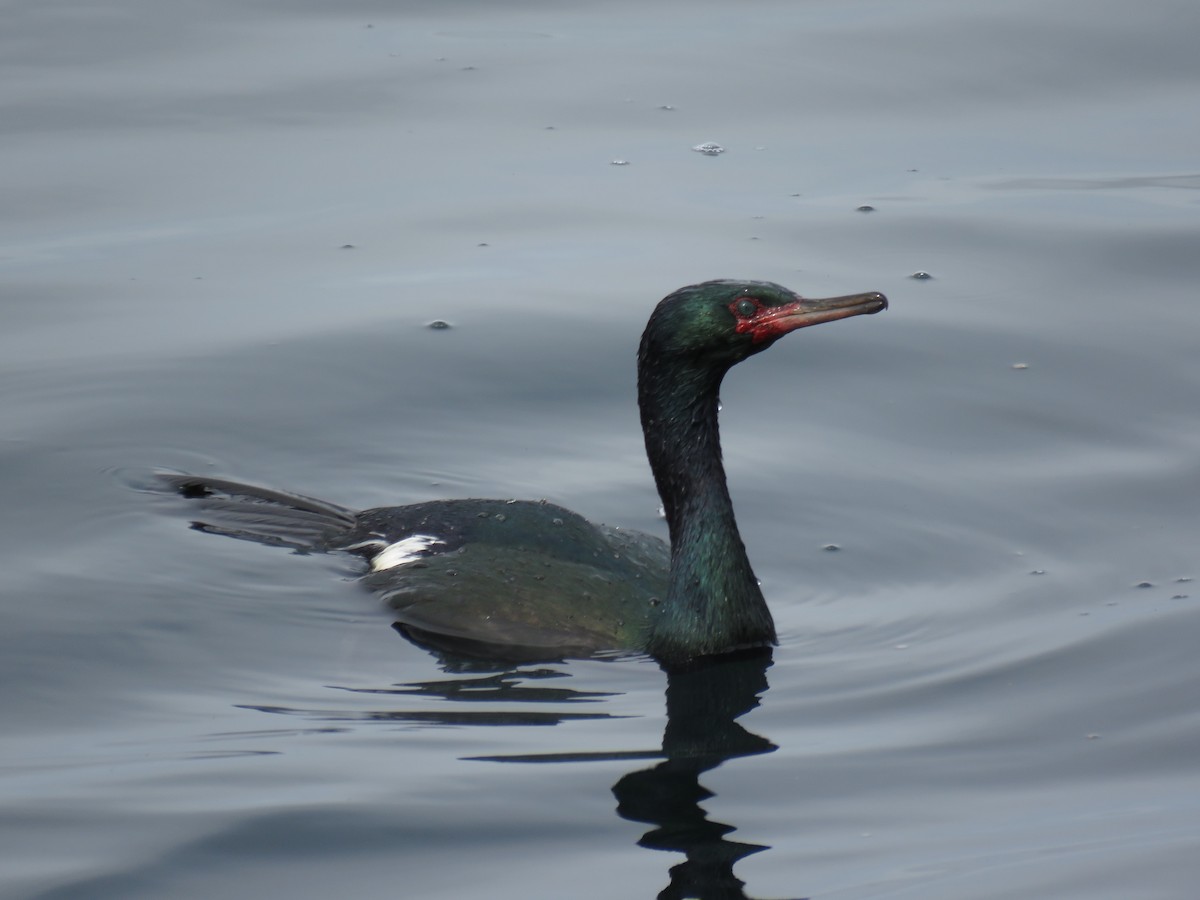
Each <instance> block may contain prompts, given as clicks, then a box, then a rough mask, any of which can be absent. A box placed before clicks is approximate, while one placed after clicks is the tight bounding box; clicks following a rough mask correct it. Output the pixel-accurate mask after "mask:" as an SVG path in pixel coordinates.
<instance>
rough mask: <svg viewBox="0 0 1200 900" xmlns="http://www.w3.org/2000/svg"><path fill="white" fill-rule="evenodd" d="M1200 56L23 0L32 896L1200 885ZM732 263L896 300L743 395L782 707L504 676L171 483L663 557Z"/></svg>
mask: <svg viewBox="0 0 1200 900" xmlns="http://www.w3.org/2000/svg"><path fill="white" fill-rule="evenodd" d="M1198 26H1200V9H1198V8H1197V7H1196V6H1195V4H1192V3H1187V2H1171V0H1151V2H1150V3H1149V4H1148V5H1146V4H1143V5H1141V6H1139V7H1138V8H1137V9H1136V10H1135V9H1133V8H1131V7H1128V6H1127V5H1126V4H1119V3H1115V2H1100V3H1097V2H1090V3H1082V2H1067V0H1064V2H1056V3H1052V4H1045V3H1032V2H1017V3H1004V4H1000V3H986V2H985V3H976V4H954V3H945V2H936V0H922V2H913V3H906V4H885V3H873V2H840V3H835V2H824V0H818V2H808V3H803V4H797V3H771V2H767V3H760V4H755V5H754V6H753V8H752V9H751V8H750V7H729V6H728V5H720V4H714V3H700V4H699V5H697V4H695V3H692V4H686V5H679V4H668V5H665V6H664V5H659V6H655V7H646V6H645V5H644V4H640V5H637V6H634V5H630V4H625V3H612V4H603V5H601V6H598V7H595V8H587V9H584V8H576V9H562V8H558V7H553V6H546V5H543V4H538V3H526V4H516V3H513V4H505V5H504V8H497V7H495V5H492V4H477V5H467V6H464V5H461V4H460V5H455V6H453V7H448V6H444V5H440V4H408V5H405V6H404V8H395V7H393V6H392V5H389V4H373V3H359V4H354V5H351V6H347V5H345V4H343V5H339V6H337V7H336V8H335V7H332V6H328V5H326V4H315V3H310V4H306V3H303V2H300V0H292V2H273V3H270V4H266V3H259V4H213V3H206V4H170V5H162V4H149V3H139V2H136V0H117V2H108V3H104V4H89V5H87V6H77V5H76V6H72V5H67V4H55V3H40V4H25V5H14V4H8V5H6V6H5V7H4V8H3V11H0V67H2V69H3V71H2V76H3V77H0V106H2V109H3V115H0V131H2V133H3V140H2V141H0V154H2V156H3V161H4V165H3V166H0V173H2V174H0V191H2V192H3V197H4V203H3V209H4V215H3V218H2V219H0V273H2V278H3V284H4V288H3V301H2V303H3V305H2V307H0V315H2V316H3V328H2V329H0V331H2V333H0V360H2V362H0V367H2V369H3V373H2V375H3V381H2V383H3V386H4V387H3V410H4V423H5V428H4V434H3V438H2V440H0V455H2V459H3V464H2V467H0V473H2V476H0V477H2V478H3V487H4V497H5V504H4V514H3V516H0V538H2V540H0V547H2V548H3V551H2V552H3V566H2V568H0V571H2V572H3V575H0V586H2V589H0V596H2V597H3V604H4V614H5V627H4V629H3V631H2V633H0V683H2V684H3V685H4V689H3V691H0V713H2V714H3V721H4V722H5V723H6V725H5V728H4V733H3V736H2V737H0V745H2V747H3V760H4V777H3V781H2V782H0V799H2V801H3V802H2V803H0V809H2V810H3V812H0V829H2V843H3V846H4V847H5V854H4V856H5V863H4V865H3V867H0V894H3V895H4V896H5V897H14V898H72V900H75V898H105V897H121V898H139V897H146V898H149V897H155V898H157V897H163V896H171V897H192V896H196V897H200V896H204V897H208V896H214V895H218V896H229V897H251V896H255V897H261V896H269V897H276V896H278V897H290V898H304V897H314V898H315V897H326V896H329V895H330V894H331V893H342V894H347V895H351V896H355V897H361V898H375V897H397V896H403V897H408V896H411V897H425V898H437V897H447V898H450V897H454V898H459V897H464V896H485V895H486V896H489V897H496V898H501V897H512V898H559V897H578V898H590V897H596V898H600V897H614V896H620V897H654V896H657V895H658V894H659V892H660V891H664V889H666V888H667V886H668V885H669V884H671V885H673V888H672V889H671V890H673V891H674V893H669V892H668V893H665V894H664V896H669V897H688V896H738V894H737V890H739V889H738V888H737V882H744V885H745V886H744V893H745V896H748V897H775V898H785V897H786V898H796V897H813V898H837V900H848V898H867V897H870V898H883V897H887V898H907V897H920V898H922V900H930V898H948V900H949V898H955V900H958V898H962V897H971V898H993V897H994V898H1008V897H1013V896H1052V897H1055V898H1066V900H1070V898H1088V900H1097V898H1110V897H1111V898H1128V897H1133V896H1136V897H1139V898H1171V900H1175V898H1190V897H1192V896H1194V892H1195V889H1194V884H1195V881H1196V873H1197V868H1196V863H1195V858H1196V853H1197V847H1198V844H1200V838H1198V829H1197V827H1196V823H1197V822H1198V821H1200V773H1198V771H1197V767H1196V763H1195V760H1196V759H1197V755H1198V751H1200V714H1198V713H1197V711H1196V708H1195V700H1194V698H1195V697H1196V696H1197V695H1198V689H1200V663H1198V662H1197V659H1196V653H1195V646H1196V642H1197V636H1198V630H1200V605H1198V604H1200V588H1197V587H1196V584H1197V582H1194V581H1187V580H1182V579H1189V578H1200V560H1198V559H1197V553H1196V550H1195V548H1196V547H1197V546H1200V540H1198V538H1200V528H1198V527H1197V518H1196V497H1197V488H1200V464H1198V462H1197V460H1198V459H1200V426H1198V423H1197V419H1196V414H1195V409H1196V404H1195V398H1196V397H1197V396H1198V394H1200V357H1197V355H1196V353H1195V335H1196V333H1197V327H1198V326H1200V312H1198V311H1197V309H1198V308H1197V305H1196V303H1195V290H1196V284H1197V280H1198V277H1200V257H1198V255H1197V253H1196V250H1195V248H1196V247H1197V246H1200V217H1198V215H1197V214H1198V212H1200V193H1198V191H1200V174H1198V173H1197V171H1196V162H1195V161H1196V147H1197V144H1198V141H1200V125H1197V122H1200V119H1198V118H1197V117H1196V116H1195V115H1194V114H1193V113H1194V107H1195V95H1196V91H1197V88H1198V87H1200V64H1198V63H1197V61H1196V57H1195V53H1194V46H1193V45H1194V39H1195V35H1196V33H1197V27H1198ZM663 107H672V108H671V109H665V108H663ZM709 141H712V142H716V143H719V144H720V145H721V146H722V147H724V148H725V150H726V152H725V153H723V154H721V155H720V156H718V157H710V156H705V155H703V154H699V153H695V152H693V151H692V148H693V147H695V146H697V145H698V144H701V143H704V142H709ZM758 148H761V149H758ZM614 159H621V160H625V161H626V162H627V163H628V165H624V166H613V165H611V164H610V163H611V162H612V161H613V160H614ZM865 205H869V206H872V207H874V208H875V212H873V213H872V214H871V215H863V214H861V213H860V212H858V211H857V210H858V207H860V206H865ZM346 245H351V246H349V247H346ZM917 271H924V272H928V273H929V274H930V275H931V276H932V277H931V278H930V279H928V280H913V279H912V278H910V277H909V276H910V275H911V274H912V273H914V272H917ZM710 277H748V278H765V279H771V280H776V281H780V282H782V283H784V284H787V285H789V286H791V287H793V288H796V289H798V290H801V291H803V292H805V293H808V294H811V295H814V296H821V295H832V294H841V293H848V292H852V291H865V290H882V291H884V292H886V293H887V294H888V295H889V297H890V299H891V301H892V308H891V309H890V310H889V311H887V312H886V313H884V314H882V315H879V316H874V317H869V318H860V319H854V320H851V321H849V322H844V323H837V324H835V325H830V326H825V327H822V328H819V329H815V330H813V331H812V332H810V333H804V334H801V335H797V336H794V337H792V338H790V339H788V340H787V341H785V342H783V343H781V344H780V345H779V346H778V347H776V348H774V349H773V350H772V351H771V352H770V353H768V354H765V355H763V356H761V357H757V358H755V359H754V360H752V361H750V362H749V363H747V364H746V365H744V366H742V367H740V368H739V369H737V370H736V371H735V372H734V373H733V374H732V375H731V377H730V379H729V380H728V382H727V384H726V388H725V391H724V396H723V398H722V399H723V413H722V428H723V434H724V437H725V447H726V460H727V467H728V469H729V473H730V480H731V489H732V492H733V495H734V500H735V504H736V505H737V508H738V513H739V519H740V522H741V524H742V530H743V534H744V537H745V538H746V541H747V543H748V545H749V547H750V552H751V557H752V559H753V560H754V563H755V566H756V569H757V571H758V574H759V575H760V577H761V579H762V581H763V584H764V590H765V592H766V594H767V596H768V599H769V601H770V602H771V604H772V608H773V610H774V612H775V615H776V619H777V622H778V624H779V627H780V636H781V644H780V647H779V648H778V649H777V650H776V651H775V653H774V655H773V659H772V660H770V665H769V666H768V665H767V661H764V660H747V661H742V662H741V663H739V664H737V665H733V664H731V666H733V667H732V668H730V669H728V670H726V671H721V672H718V673H715V674H712V673H710V675H709V676H708V678H707V680H706V676H705V675H704V673H699V674H696V675H694V676H692V677H682V676H680V677H676V678H673V679H672V680H671V683H670V685H668V683H667V679H666V678H665V677H664V676H663V674H662V673H661V672H660V671H659V670H658V669H657V667H656V666H654V665H653V664H652V663H650V662H648V661H644V660H619V661H607V662H606V661H584V662H580V661H575V662H566V663H557V664H548V665H545V666H526V667H523V668H520V669H519V670H517V671H514V672H509V673H504V672H499V673H497V672H487V671H469V670H462V671H460V670H456V669H454V667H450V666H445V665H443V664H442V663H441V662H439V660H438V659H436V658H435V657H433V656H431V655H430V654H428V653H426V652H424V651H422V650H420V649H418V648H416V647H414V646H412V645H410V644H408V643H407V642H405V641H404V640H403V639H402V638H400V637H399V636H398V635H397V634H396V633H395V632H394V631H392V629H391V628H390V627H389V625H390V621H389V620H388V618H387V616H386V615H385V614H384V613H383V612H381V611H380V609H379V608H378V606H377V605H376V603H375V601H374V600H373V598H372V597H371V596H369V595H368V594H366V593H364V592H361V591H360V590H358V589H357V587H356V585H355V583H354V577H355V574H356V572H355V570H354V569H353V567H352V566H351V564H350V563H349V562H347V561H345V560H340V559H332V558H324V557H305V556H296V555H293V554H289V553H286V552H283V551H278V550H272V549H270V548H265V547H260V546H256V545H251V544H244V543H239V542H235V541H227V540H219V539H216V538H212V537H207V536H204V535H201V534H198V533H196V532H193V531H190V530H188V529H187V528H186V527H185V526H186V519H185V518H183V515H184V514H183V513H182V512H181V511H180V509H179V508H178V507H177V505H175V504H174V503H172V502H170V501H169V500H166V499H165V498H162V497H159V496H155V495H151V494H147V493H145V492H143V491H139V490H138V489H137V488H138V487H139V485H141V484H142V483H143V480H144V475H145V472H146V471H148V470H150V469H152V468H156V467H164V468H173V469H177V470H185V471H195V472H200V473H215V474H220V475H223V476H226V477H232V478H240V479H243V480H250V481H254V482H258V483H264V484H269V485H272V486H277V487H282V488H287V489H292V490H297V491H302V492H307V493H310V494H312V495H315V496H319V497H322V498H324V499H328V500H331V501H333V502H337V503H343V504H346V505H359V506H370V505H378V504H381V503H388V502H396V503H400V502H410V501H416V500H422V499H430V498H436V497H443V496H472V495H476V496H477V495H485V496H488V495H490V496H518V497H546V498H547V499H550V500H552V501H554V502H558V503H562V504H564V505H567V506H569V507H571V508H572V509H575V510H578V511H580V512H582V513H584V514H586V515H588V516H589V517H591V518H594V519H597V520H601V521H607V522H610V523H614V524H621V525H623V526H628V527H636V528H643V529H646V530H653V531H658V532H660V533H661V531H662V525H661V523H660V522H659V521H658V518H657V515H656V507H657V498H656V497H655V496H654V494H653V490H652V486H651V482H650V478H649V473H648V471H647V469H646V465H645V461H644V459H643V456H642V450H641V446H640V435H639V434H638V431H637V417H636V411H635V409H634V404H633V363H632V356H633V349H634V347H635V346H636V342H637V338H638V335H639V333H640V330H641V327H642V325H643V324H644V321H645V318H646V315H647V314H648V312H649V309H650V307H651V305H652V304H653V302H654V301H655V300H657V299H658V298H659V297H661V296H662V295H663V294H665V293H667V292H668V291H670V290H672V289H674V288H675V287H678V286H679V285H681V284H685V283H689V282H692V281H697V280H701V279H704V278H710ZM435 320H444V321H446V322H448V323H450V325H451V326H452V327H451V328H450V329H448V330H431V329H429V328H428V327H427V326H428V324H429V323H430V322H433V321H435ZM1018 366H1023V368H1018ZM828 544H837V545H838V546H839V547H840V548H841V552H838V553H831V552H828V551H825V550H824V549H823V548H824V547H825V546H826V545H828ZM1034 573H1039V574H1034ZM1143 582H1149V583H1150V584H1151V585H1152V586H1151V587H1145V588H1141V587H1137V585H1139V584H1140V583H1143ZM764 683H765V684H766V685H769V687H766V688H764V687H763V685H764ZM697 697H700V698H702V699H700V700H698V699H697ZM735 720H736V721H735ZM731 829H732V830H731ZM722 890H723V891H725V893H720V892H721V891H722Z"/></svg>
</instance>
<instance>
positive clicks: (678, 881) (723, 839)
mask: <svg viewBox="0 0 1200 900" xmlns="http://www.w3.org/2000/svg"><path fill="white" fill-rule="evenodd" d="M770 666H771V651H770V650H769V649H768V650H756V651H751V652H747V653H744V654H735V655H729V656H723V657H713V658H709V659H705V660H702V661H699V662H697V663H695V664H693V665H691V666H688V667H685V668H677V669H672V670H669V671H667V724H666V728H665V729H664V730H663V739H662V749H661V750H659V751H651V752H649V753H644V752H639V751H634V752H632V753H625V754H614V753H576V754H532V755H521V756H488V757H475V758H477V759H487V760H492V761H499V762H567V761H571V760H595V759H614V758H622V759H630V758H638V757H642V758H645V757H650V758H656V759H662V762H660V763H659V764H658V765H656V766H652V767H651V768H648V769H639V770H636V771H633V772H630V773H629V774H627V775H624V776H622V777H621V779H620V780H619V781H617V783H616V784H615V785H613V794H615V795H616V798H617V813H618V814H619V815H620V816H621V817H622V818H625V819H628V820H630V821H631V822H643V823H645V824H647V825H652V826H654V827H653V828H651V829H650V830H649V831H647V832H646V833H645V834H644V835H642V837H641V840H639V841H638V845H639V846H641V847H645V848H647V849H650V850H669V851H672V852H675V853H682V854H683V855H684V857H685V859H684V861H683V862H682V863H679V864H678V865H676V866H672V867H671V869H670V871H669V874H670V883H669V884H668V885H667V887H665V888H664V889H663V890H662V891H661V892H660V893H659V894H658V898H659V900H683V898H696V900H749V897H748V895H747V894H746V893H745V891H744V890H743V888H744V883H743V882H742V881H741V880H740V879H738V878H737V876H735V875H734V874H733V866H734V864H735V863H736V862H737V861H738V860H740V859H742V858H743V857H746V856H749V855H751V854H753V853H758V852H760V851H762V850H767V849H769V848H768V847H766V846H763V845H762V844H745V843H741V842H739V841H733V840H729V839H728V835H730V834H731V833H732V832H734V831H735V830H736V827H735V826H733V825H727V824H725V823H723V822H714V821H711V820H710V819H709V818H708V814H707V813H706V812H705V811H704V808H703V807H702V806H701V805H700V804H701V803H702V802H703V801H704V800H707V799H708V798H709V797H711V796H713V795H712V793H711V792H710V791H708V790H707V789H706V788H705V787H704V786H703V785H701V784H700V775H701V774H702V773H704V772H707V771H709V770H710V769H715V768H716V767H717V766H719V765H721V763H723V762H725V761H726V760H728V759H734V758H736V757H739V756H753V755H756V754H759V753H770V752H771V751H772V750H774V749H775V745H774V744H772V743H771V742H770V741H769V740H767V739H766V738H764V737H762V736H761V735H757V734H753V733H751V732H749V731H747V730H746V729H745V728H743V727H742V726H741V725H739V724H738V723H737V721H736V720H737V719H738V718H739V717H740V716H743V715H745V714H746V713H748V712H749V711H750V710H752V709H754V708H755V707H756V706H758V703H759V698H760V697H761V696H762V695H763V693H765V692H766V690H767V669H769V668H770Z"/></svg>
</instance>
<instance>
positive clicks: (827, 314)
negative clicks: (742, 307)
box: [739, 291, 888, 343]
mask: <svg viewBox="0 0 1200 900" xmlns="http://www.w3.org/2000/svg"><path fill="white" fill-rule="evenodd" d="M887 305H888V302H887V297H885V296H883V294H881V293H879V291H871V292H870V293H867V294H848V295H846V296H845V297H826V298H822V299H815V300H814V299H810V298H808V297H797V298H796V299H795V300H794V301H793V302H792V303H785V304H784V305H783V306H770V307H764V308H763V309H761V310H760V311H759V313H758V315H756V316H755V317H754V318H753V319H750V320H749V321H748V322H747V325H749V327H748V328H746V329H745V330H746V331H749V332H750V333H751V334H752V335H753V336H754V342H755V343H758V342H759V341H764V340H775V339H776V338H780V337H782V336H783V335H785V334H787V333H788V332H789V331H795V330H796V329H798V328H807V327H808V326H810V325H820V324H821V323H822V322H833V321H835V320H837V319H848V318H850V317H851V316H867V315H873V314H874V313H877V312H881V311H883V310H885V309H887ZM739 330H741V329H739Z"/></svg>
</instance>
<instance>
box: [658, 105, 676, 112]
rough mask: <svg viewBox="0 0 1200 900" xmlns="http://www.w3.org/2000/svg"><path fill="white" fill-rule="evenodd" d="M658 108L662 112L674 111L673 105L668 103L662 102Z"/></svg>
mask: <svg viewBox="0 0 1200 900" xmlns="http://www.w3.org/2000/svg"><path fill="white" fill-rule="evenodd" d="M659 109H661V110H662V111H663V112H675V107H673V106H672V105H671V104H670V103H664V104H663V105H662V106H660V107H659Z"/></svg>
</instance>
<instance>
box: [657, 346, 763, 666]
mask: <svg viewBox="0 0 1200 900" xmlns="http://www.w3.org/2000/svg"><path fill="white" fill-rule="evenodd" d="M724 374H725V373H724V371H715V372H714V371H713V370H712V369H711V367H707V368H706V367H699V366H697V367H696V368H694V369H690V370H682V371H681V370H680V369H679V368H678V367H676V368H674V369H673V370H671V371H668V372H665V373H664V372H662V371H661V370H660V368H659V367H655V366H652V365H651V366H647V365H645V361H643V365H642V367H641V371H640V372H639V378H638V405H639V407H640V408H641V413H642V430H643V433H644V434H645V439H646V454H647V456H648V457H649V459H650V469H651V471H653V473H654V481H655V483H656V484H657V486H658V494H659V496H660V497H661V498H662V502H663V509H664V510H665V512H666V516H667V525H668V527H669V528H670V533H671V570H670V576H669V580H668V588H667V596H666V598H665V599H664V601H663V603H662V604H661V605H660V607H659V610H658V614H657V615H656V617H655V618H654V620H653V622H652V624H651V633H650V635H649V640H648V647H647V649H648V650H649V651H650V653H651V654H652V655H654V656H656V657H659V658H660V659H662V658H666V659H671V658H688V657H694V656H698V655H704V654H709V653H722V652H726V651H729V650H733V649H737V648H741V647H751V646H764V645H769V644H773V643H774V642H775V626H774V623H773V622H772V620H771V613H770V611H769V610H768V609H767V604H766V601H765V600H764V599H763V595H762V591H761V590H760V589H759V587H758V581H757V579H756V578H755V577H754V571H753V570H752V569H751V568H750V560H749V558H748V557H747V556H746V548H745V545H744V544H743V543H742V538H741V535H740V534H739V533H738V527H737V521H736V520H735V518H734V514H733V503H732V501H731V500H730V498H729V488H728V486H727V485H726V482H725V468H724V466H723V464H722V462H721V438H720V430H719V427H718V423H717V407H718V396H719V392H720V387H721V380H722V378H723V376H724Z"/></svg>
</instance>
